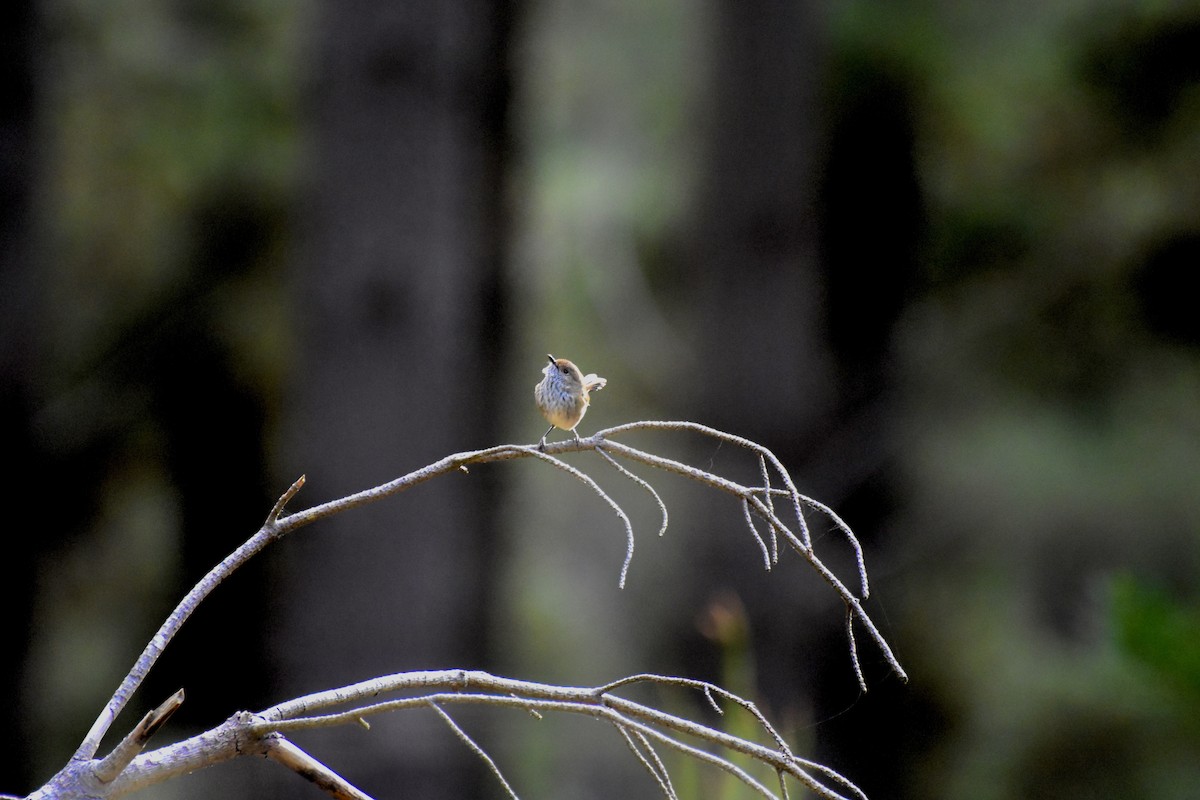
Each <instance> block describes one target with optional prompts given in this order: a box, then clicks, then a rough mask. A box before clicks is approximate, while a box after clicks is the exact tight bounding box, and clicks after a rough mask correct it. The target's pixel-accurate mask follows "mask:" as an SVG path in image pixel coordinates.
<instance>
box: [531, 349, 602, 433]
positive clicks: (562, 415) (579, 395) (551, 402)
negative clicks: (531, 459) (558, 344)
mask: <svg viewBox="0 0 1200 800" xmlns="http://www.w3.org/2000/svg"><path fill="white" fill-rule="evenodd" d="M546 358H548V359H550V363H549V364H547V365H546V367H545V368H544V369H543V370H542V376H543V377H542V380H541V382H540V383H538V384H537V385H536V386H534V387H533V399H534V400H536V401H537V406H538V409H540V410H541V412H542V416H544V417H545V418H546V421H547V422H549V423H550V427H549V429H547V431H546V432H545V433H544V434H542V443H541V444H540V445H539V447H540V448H541V449H543V450H545V449H546V437H547V436H548V435H550V431H552V430H554V429H555V428H562V429H563V430H564V431H570V432H571V435H572V436H574V437H575V438H576V439H578V438H579V434H578V433H576V432H575V426H576V425H578V424H579V421H580V420H581V419H583V415H584V414H586V413H587V410H588V403H589V401H590V398H589V393H590V392H598V391H600V390H601V389H603V388H604V385H605V384H606V383H608V381H607V380H605V379H604V378H601V377H600V376H599V375H597V374H596V373H594V372H589V373H588V374H587V375H584V374H583V373H582V372H580V371H579V367H577V366H575V365H574V364H572V363H571V362H570V361H568V360H567V359H565V358H555V357H554V356H552V355H549V354H547V356H546Z"/></svg>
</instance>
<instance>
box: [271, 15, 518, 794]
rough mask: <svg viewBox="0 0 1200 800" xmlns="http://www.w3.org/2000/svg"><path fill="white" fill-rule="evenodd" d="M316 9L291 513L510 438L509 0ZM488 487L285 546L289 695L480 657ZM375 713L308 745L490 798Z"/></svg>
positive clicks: (291, 436)
mask: <svg viewBox="0 0 1200 800" xmlns="http://www.w3.org/2000/svg"><path fill="white" fill-rule="evenodd" d="M322 12H323V16H322V18H321V19H320V20H319V21H318V25H317V28H316V30H317V32H318V41H317V42H316V48H317V51H318V52H317V54H316V57H315V59H314V61H315V65H316V66H315V70H314V72H315V75H314V83H313V91H312V94H311V97H310V99H309V105H310V108H311V113H312V123H313V126H312V130H313V135H314V139H313V141H312V142H311V153H310V157H311V170H310V173H309V174H308V176H307V178H308V180H307V185H308V191H307V199H306V201H305V203H304V204H303V208H302V209H301V215H302V220H301V222H302V232H301V234H300V237H299V243H300V248H299V252H298V255H297V259H296V260H297V271H296V273H295V285H296V288H297V299H296V303H295V308H294V312H295V314H296V318H297V320H298V321H299V326H300V335H299V338H298V340H297V341H296V343H295V348H294V352H295V357H296V370H295V380H294V385H293V389H292V391H291V392H290V394H289V395H288V397H287V400H286V402H287V404H288V406H287V407H286V408H285V416H286V418H287V419H288V422H287V430H286V435H285V440H286V443H287V445H286V448H285V451H286V459H285V460H284V461H283V462H281V464H280V469H281V470H282V473H283V474H282V475H281V478H280V486H281V487H282V486H283V485H284V482H285V481H290V480H292V479H294V478H295V477H296V476H297V475H299V474H300V473H302V472H304V473H307V475H308V485H307V488H306V489H305V490H304V491H303V492H302V494H301V495H300V498H299V499H298V500H297V501H296V503H294V505H296V506H297V507H300V506H302V505H306V504H312V503H315V502H318V501H322V500H326V499H329V498H331V497H333V496H335V495H342V494H346V493H349V492H353V491H356V490H358V489H362V488H366V487H368V486H372V485H375V484H378V483H381V482H383V481H386V480H389V479H391V478H392V477H395V476H397V475H399V474H402V473H404V472H407V471H409V470H412V469H415V468H417V467H420V466H422V465H424V464H426V463H428V462H430V461H433V460H436V459H437V458H439V457H441V456H443V455H446V454H448V453H451V452H454V451H456V450H462V449H469V448H475V447H482V446H486V445H489V444H493V443H495V442H497V441H498V431H499V424H498V421H497V419H496V415H495V404H494V402H493V400H492V398H491V397H490V393H491V388H492V387H493V386H495V385H496V380H495V379H496V375H495V370H496V368H497V365H498V364H499V363H500V362H501V361H502V360H503V358H502V353H501V352H500V348H501V347H502V346H503V343H504V341H505V339H506V331H505V327H504V326H505V322H506V320H505V310H504V303H503V300H504V297H503V289H502V280H501V275H500V266H501V258H502V253H503V238H504V228H505V225H504V221H503V219H502V214H501V174H502V173H501V167H502V161H503V158H504V155H505V145H506V119H505V113H506V106H507V100H508V76H507V73H506V69H507V65H506V58H507V53H506V47H507V42H508V25H509V22H508V8H507V7H506V4H505V3H483V2H469V1H468V0H456V1H455V2H442V0H437V1H436V2H435V1H434V0H430V1H429V2H419V3H392V2H387V1H386V0H376V1H375V2H358V3H353V4H351V5H346V4H342V3H326V4H324V7H323V9H322ZM494 481H495V478H494V476H493V474H492V473H490V472H489V471H488V470H479V471H473V472H472V473H471V474H469V475H465V474H464V475H462V476H460V477H459V478H457V479H455V480H448V481H447V480H442V481H437V482H435V483H433V484H430V485H428V486H423V487H420V488H419V489H417V490H414V491H412V492H410V493H408V494H405V495H402V496H400V497H398V498H395V499H392V500H389V501H387V502H385V503H382V504H379V505H377V506H371V507H369V508H366V509H362V510H359V511H356V512H354V513H353V514H348V515H345V516H344V517H340V518H338V519H335V520H333V521H331V522H329V523H322V524H321V525H319V526H317V528H314V529H312V530H309V531H305V532H304V533H303V534H302V535H300V536H298V537H296V540H295V541H294V542H288V544H287V547H288V550H287V553H286V558H287V564H288V569H287V572H286V574H283V575H281V578H280V581H279V583H278V585H277V587H276V595H277V598H278V604H279V623H278V625H279V627H278V631H277V633H278V647H277V648H276V652H277V654H278V658H279V669H280V670H281V676H280V680H281V682H282V684H283V686H282V691H283V693H284V694H289V693H296V692H303V691H311V690H316V689H321V688H325V687H327V686H332V685H336V684H340V683H346V682H351V681H356V680H360V679H363V678H367V677H370V676H372V675H376V674H382V673H388V672H395V671H400V670H410V669H423V668H443V667H466V668H479V667H483V666H486V664H487V661H488V649H489V648H488V644H489V643H488V632H487V629H486V626H487V622H488V613H487V609H488V607H489V601H490V598H491V594H492V589H493V574H494V572H495V569H496V567H495V563H494V558H493V554H494V552H495V550H496V547H497V543H496V537H497V536H498V531H499V528H498V525H497V522H496V516H497V509H496V499H497V490H496V486H495V483H494ZM372 726H373V728H372V731H371V732H370V733H364V732H362V731H348V730H341V731H336V732H334V735H332V736H329V737H326V738H327V744H322V745H320V746H317V747H315V748H314V750H315V752H317V753H318V754H319V755H320V756H321V757H322V759H323V760H325V761H326V762H327V763H329V764H330V765H331V766H332V767H333V768H334V769H337V770H340V771H342V772H343V774H344V775H346V777H347V778H348V779H350V780H351V781H353V782H355V783H357V784H358V785H359V786H360V787H361V788H363V789H364V790H365V791H367V792H368V793H375V792H380V793H382V794H385V795H386V794H389V793H391V794H397V793H398V795H403V796H405V797H423V798H428V797H438V796H446V797H470V796H476V795H477V794H478V791H479V786H478V785H477V784H478V780H479V777H480V773H479V771H478V768H477V759H476V757H474V756H473V755H471V754H470V752H469V751H468V750H467V749H466V748H465V747H463V745H462V743H461V742H460V741H458V740H457V739H455V737H454V736H453V735H452V734H451V732H450V731H449V730H448V729H447V728H446V727H445V726H444V725H443V724H442V723H440V722H438V721H437V719H436V718H435V717H434V716H433V715H421V714H407V715H400V716H399V717H398V718H396V719H394V720H380V721H379V722H373V723H372ZM468 727H471V726H468ZM474 732H475V733H478V731H474Z"/></svg>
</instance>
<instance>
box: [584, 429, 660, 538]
mask: <svg viewBox="0 0 1200 800" xmlns="http://www.w3.org/2000/svg"><path fill="white" fill-rule="evenodd" d="M596 452H597V453H599V454H600V455H602V456H604V459H605V460H606V461H607V462H608V463H609V464H612V465H613V467H615V468H616V469H617V470H618V471H619V472H620V473H621V474H622V475H624V476H625V477H626V478H629V480H631V481H633V482H634V483H636V484H637V485H638V486H641V487H642V488H643V489H645V490H646V491H647V492H649V493H650V496H651V497H653V498H654V502H655V503H657V504H658V510H659V512H660V513H661V514H662V527H661V528H659V529H658V535H659V536H662V535H663V534H665V533H666V532H667V504H666V503H664V502H663V501H662V498H661V497H659V496H658V492H656V491H655V490H654V487H653V486H651V485H650V484H649V482H647V481H645V480H643V479H641V478H639V477H638V476H637V475H634V474H633V473H632V472H630V471H629V470H627V469H625V467H623V466H621V464H620V463H619V462H618V461H617V460H616V459H615V458H613V457H612V456H610V455H609V454H608V453H606V452H604V448H603V447H601V446H600V445H596Z"/></svg>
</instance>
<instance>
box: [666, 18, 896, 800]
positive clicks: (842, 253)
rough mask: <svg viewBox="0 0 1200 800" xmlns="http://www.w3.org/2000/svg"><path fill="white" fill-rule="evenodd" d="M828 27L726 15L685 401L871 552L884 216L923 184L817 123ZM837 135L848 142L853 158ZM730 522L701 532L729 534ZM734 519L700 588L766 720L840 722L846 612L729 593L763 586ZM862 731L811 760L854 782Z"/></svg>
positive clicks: (788, 577)
mask: <svg viewBox="0 0 1200 800" xmlns="http://www.w3.org/2000/svg"><path fill="white" fill-rule="evenodd" d="M825 13H826V9H825V7H824V6H823V5H822V4H820V3H797V2H779V1H777V0H761V1H758V2H750V3H743V2H719V3H718V12H717V19H716V26H715V30H716V33H717V37H716V42H715V47H716V54H715V66H714V70H713V82H714V83H713V86H712V88H711V92H710V96H711V98H712V99H711V103H712V106H711V109H712V110H711V117H712V125H711V129H710V131H709V159H708V162H707V163H708V165H709V166H708V174H707V177H706V180H705V181H704V183H703V185H702V192H701V196H700V199H699V206H698V209H697V213H696V216H695V221H694V225H695V228H696V231H697V234H696V236H695V238H694V241H695V243H696V253H695V254H694V262H693V263H694V265H695V271H694V273H693V276H692V277H693V280H694V282H695V291H696V292H697V299H698V311H697V314H698V319H700V320H703V321H704V322H703V325H704V327H703V328H702V330H701V331H700V333H699V336H698V342H699V347H700V360H701V362H702V363H703V365H704V369H703V370H702V375H703V379H702V380H701V381H700V382H699V385H698V386H697V387H696V388H695V390H694V391H693V392H692V393H691V395H690V396H692V397H694V398H696V402H695V406H694V409H693V413H694V418H695V419H698V420H700V421H704V422H708V423H711V424H713V425H716V426H717V427H720V428H723V429H725V430H729V431H731V432H734V433H738V434H741V435H744V436H747V437H750V438H752V439H755V440H757V441H759V442H762V443H763V444H765V445H767V446H768V447H770V448H771V449H773V450H774V451H775V452H776V453H777V454H778V455H779V456H780V458H781V459H782V461H783V463H784V464H785V465H787V466H788V467H790V468H791V469H792V470H793V473H794V475H795V476H796V479H797V481H798V485H799V488H800V490H801V491H802V492H804V493H806V494H809V495H811V496H813V497H815V498H817V499H820V500H822V501H825V502H828V503H830V504H831V505H832V506H833V507H834V509H835V510H837V511H838V512H839V513H841V514H843V515H844V516H845V517H846V518H847V519H848V521H849V522H850V524H851V525H852V526H854V527H855V529H856V530H858V531H859V533H860V535H863V538H864V539H870V536H871V532H872V531H873V529H875V528H876V527H877V526H878V525H879V524H880V523H881V521H882V520H883V519H884V517H885V516H886V513H887V509H886V505H887V500H886V494H887V493H886V481H887V477H886V474H885V472H886V467H885V462H886V460H887V455H888V446H889V445H888V431H887V425H888V414H887V413H886V408H887V404H888V402H889V400H888V387H889V385H890V375H889V373H888V371H887V364H888V347H889V342H890V335H891V328H892V325H893V324H894V322H895V319H896V316H897V314H898V313H899V309H900V307H901V303H902V297H903V286H904V282H905V281H906V280H908V279H909V278H910V276H911V271H910V270H911V265H912V261H911V259H912V257H913V251H912V249H911V247H909V245H910V244H911V242H912V233H911V232H909V233H908V234H907V235H906V236H905V235H902V236H900V238H899V239H896V238H892V239H885V238H884V237H886V236H890V235H892V234H895V233H897V227H898V226H899V225H900V224H901V223H898V222H897V223H893V221H892V220H893V217H889V216H888V215H889V214H895V213H896V208H902V209H905V212H904V213H903V214H901V215H899V216H898V217H895V219H898V220H902V221H903V222H904V223H907V221H908V220H910V219H912V216H913V215H912V212H911V211H910V210H909V209H911V207H912V206H913V201H914V197H913V194H914V192H915V188H914V183H913V181H912V179H911V175H912V172H911V161H910V160H909V161H905V159H906V158H909V159H910V158H911V153H908V152H901V153H896V152H894V150H893V149H888V150H886V151H885V155H884V156H883V157H882V158H880V157H877V156H874V155H873V153H874V152H876V150H877V149H878V148H877V145H878V144H879V140H878V139H877V138H876V137H880V138H885V137H886V136H887V135H889V134H890V133H891V130H890V129H888V128H886V127H878V128H875V127H871V126H872V125H875V124H881V125H882V123H881V122H880V120H879V119H878V118H876V119H869V120H864V119H863V118H855V119H853V120H851V122H849V123H847V124H846V125H842V124H841V123H842V121H841V120H832V119H828V118H827V117H826V114H825V109H824V104H825V102H826V101H827V99H828V97H827V95H826V94H825V88H826V84H825V83H824V81H825V80H826V79H827V78H828V76H829V72H830V58H829V44H828V43H827V41H826V34H825V30H826V20H825V19H824V18H823V17H824V14H825ZM874 99H877V100H878V99H880V98H874ZM885 99H886V98H885ZM885 107H886V108H889V109H890V108H892V107H893V106H886V105H885ZM888 113H890V112H888ZM868 116H869V115H868ZM877 116H878V115H877ZM885 116H887V113H885ZM860 117H861V115H860ZM883 122H884V123H893V125H894V123H895V120H893V119H892V118H891V117H888V118H887V119H886V120H884V121H883ZM835 123H837V124H838V127H836V128H835V127H834V124H835ZM831 130H834V131H836V133H837V136H838V137H839V138H840V137H845V136H847V135H849V134H850V133H853V134H854V137H853V138H852V139H849V140H847V141H850V142H851V144H850V146H849V147H843V145H842V143H841V141H839V139H835V138H834V137H833V136H832V135H831ZM893 156H895V157H896V158H897V159H898V162H897V165H893V164H892V163H891V159H892V158H893ZM882 161H887V162H888V163H886V164H883V163H882ZM831 169H832V170H833V171H834V172H836V175H834V174H833V173H831V172H830V170H831ZM906 169H907V172H905V170H906ZM905 175H907V176H908V180H907V182H905V180H904V177H905ZM906 204H907V205H906ZM881 226H882V227H881ZM876 233H878V236H876V235H875V234H876ZM896 270H900V271H901V277H899V278H897V273H896ZM723 513H724V511H723V510H716V509H714V513H713V514H712V515H711V518H712V519H716V520H720V521H721V522H725V521H726V518H725V517H723V516H721V514H723ZM729 522H730V523H731V524H728V525H722V524H720V523H718V524H717V525H714V526H713V528H712V530H711V531H710V533H709V535H707V536H705V537H704V539H705V541H707V542H709V543H711V544H710V546H709V547H708V549H707V550H706V552H705V553H704V554H703V555H702V556H700V558H701V560H702V566H701V568H700V570H699V572H700V573H701V574H706V575H708V576H709V577H710V581H709V582H708V583H707V584H706V585H704V586H703V587H699V588H698V591H701V592H715V591H719V590H720V589H722V588H723V587H724V586H725V585H726V584H727V583H734V584H735V585H736V586H737V587H738V593H739V595H740V597H741V599H742V600H743V601H744V603H745V605H746V610H747V614H748V621H749V624H750V628H751V633H752V634H753V636H754V639H753V642H754V651H755V662H756V663H757V664H758V665H759V670H758V685H759V688H760V689H761V690H762V691H763V693H764V695H765V697H764V699H765V700H766V702H767V703H768V704H769V707H772V708H774V709H777V710H779V712H780V713H782V714H783V716H784V717H785V718H786V717H791V718H794V719H800V720H803V719H805V717H809V718H810V719H813V718H815V719H824V718H826V717H831V716H835V715H837V714H838V713H839V712H841V711H843V710H845V708H846V707H847V706H849V705H851V704H853V703H854V702H855V699H856V696H857V689H856V688H855V685H854V676H853V673H852V671H851V665H850V659H849V656H848V655H847V649H846V647H847V645H846V637H845V629H844V624H843V620H842V615H841V607H840V604H838V603H837V602H836V600H835V599H834V598H832V596H831V595H830V594H829V593H828V591H827V587H825V586H824V585H823V584H820V582H815V581H813V580H811V578H810V577H809V576H803V575H802V576H800V577H798V578H797V576H796V574H795V572H793V571H792V570H790V569H784V570H781V571H782V572H783V573H784V574H783V575H781V576H780V577H779V578H777V579H773V580H763V579H761V577H759V578H754V579H753V580H751V581H749V582H741V581H735V580H734V579H733V578H731V575H739V574H740V575H750V576H753V575H754V574H755V572H756V570H757V571H759V572H758V574H759V575H760V576H761V562H760V561H758V559H759V556H758V554H757V551H756V550H755V548H754V547H753V545H752V544H751V543H748V542H746V541H744V540H742V538H740V537H737V536H730V535H728V531H729V530H730V528H732V527H733V525H736V521H735V520H734V519H733V518H732V517H731V518H729ZM829 528H830V526H829V525H828V524H820V523H819V524H818V525H817V526H816V529H815V530H814V539H817V540H818V542H819V544H818V546H819V547H820V548H821V549H822V553H823V557H826V558H829V559H830V561H829V563H830V564H831V565H839V567H838V569H839V571H840V572H841V574H842V575H843V576H844V577H847V578H849V577H850V576H851V575H853V567H852V566H851V564H850V562H849V560H848V559H845V558H839V550H841V551H843V552H844V554H847V555H848V553H849V549H848V548H847V547H845V545H844V544H842V543H841V542H840V541H839V540H837V538H836V537H831V536H829V535H827V531H828V530H829ZM785 560H787V559H785ZM756 562H757V563H756ZM731 564H732V565H736V566H730V565H731ZM871 566H872V563H870V562H869V563H868V568H870V567H871ZM875 566H876V567H878V563H877V562H875ZM706 599H708V598H707V597H705V596H700V597H698V598H697V602H703V601H705V600H706ZM693 644H694V646H695V649H693V651H692V652H693V653H694V657H698V658H700V659H702V660H707V659H708V658H709V657H708V656H705V655H704V654H705V653H706V651H707V650H709V649H710V648H711V644H707V643H701V642H700V641H699V640H698V639H696V638H695V634H693ZM901 657H903V654H901ZM865 660H866V661H867V662H868V672H869V674H868V680H872V679H875V678H878V677H880V675H881V673H880V672H878V671H872V670H871V667H872V663H871V662H874V661H875V659H874V654H870V653H868V654H865ZM715 677H718V678H719V677H721V676H719V675H718V676H715ZM878 696H879V692H876V691H873V692H872V694H871V695H870V698H871V699H876V698H877V697H878ZM810 715H811V716H810ZM869 724H870V723H868V722H866V721H865V720H863V719H862V718H861V717H860V718H857V719H856V720H855V721H854V722H853V723H851V724H850V727H852V728H853V730H854V731H855V732H856V733H857V735H858V736H859V739H857V740H841V739H837V736H838V735H839V734H835V735H834V738H835V739H836V741H833V742H831V741H829V740H828V739H826V738H824V736H825V732H827V731H828V730H829V728H828V727H827V726H823V727H822V728H821V731H819V732H818V733H819V734H820V735H821V738H819V739H818V748H819V753H818V755H819V757H820V758H822V760H824V759H826V758H828V761H826V763H830V764H832V765H833V766H835V767H837V768H839V769H842V768H847V769H849V765H850V764H851V758H850V756H849V755H848V753H849V752H851V751H853V750H854V749H855V748H856V747H857V745H858V744H859V743H860V742H863V741H866V740H865V739H863V738H862V736H863V730H864V728H865V727H867V726H869ZM876 730H878V728H876ZM863 749H864V750H866V752H865V753H864V754H863V757H864V759H865V761H864V762H862V763H860V764H858V767H859V769H858V770H857V771H856V770H854V769H849V771H848V772H847V774H850V775H852V776H853V777H854V778H855V780H860V779H861V783H860V785H862V787H863V788H864V789H865V790H866V791H867V792H868V794H871V792H872V789H873V788H874V789H875V791H876V793H877V794H882V795H888V794H890V793H891V783H890V779H889V777H888V772H887V769H888V768H887V766H886V765H885V764H884V763H883V762H884V759H882V758H880V757H879V756H880V751H879V750H874V749H869V748H863ZM893 749H894V748H893ZM864 764H866V765H869V766H864ZM868 776H872V777H871V778H870V779H868ZM881 787H888V788H886V789H883V790H882V791H881Z"/></svg>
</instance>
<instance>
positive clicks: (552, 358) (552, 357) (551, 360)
mask: <svg viewBox="0 0 1200 800" xmlns="http://www.w3.org/2000/svg"><path fill="white" fill-rule="evenodd" d="M546 358H548V359H550V363H551V364H553V363H554V356H552V355H550V354H549V353H546Z"/></svg>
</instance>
